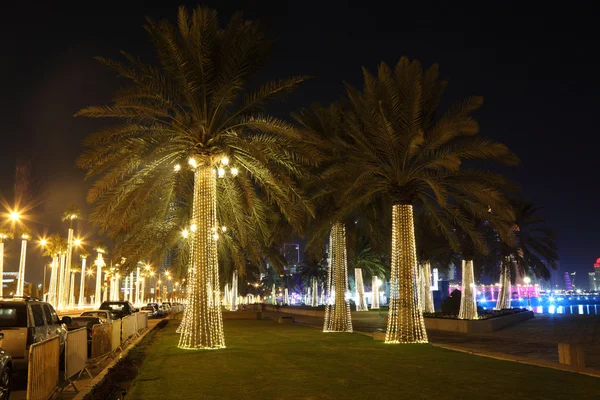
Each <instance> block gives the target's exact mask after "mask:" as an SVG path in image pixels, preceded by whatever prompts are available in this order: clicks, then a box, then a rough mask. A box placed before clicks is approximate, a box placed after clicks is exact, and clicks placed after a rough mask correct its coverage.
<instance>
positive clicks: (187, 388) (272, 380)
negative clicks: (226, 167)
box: [127, 320, 600, 400]
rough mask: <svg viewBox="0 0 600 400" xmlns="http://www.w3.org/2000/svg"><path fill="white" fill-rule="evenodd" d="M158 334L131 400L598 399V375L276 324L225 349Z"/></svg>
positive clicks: (237, 337)
mask: <svg viewBox="0 0 600 400" xmlns="http://www.w3.org/2000/svg"><path fill="white" fill-rule="evenodd" d="M177 324H178V322H176V321H171V322H170V323H169V325H168V326H167V327H166V328H164V329H163V330H162V331H160V332H158V333H157V335H156V340H155V342H154V343H153V345H152V346H150V348H149V351H148V354H147V357H146V359H145V360H144V362H143V364H142V367H141V369H140V372H139V374H138V376H137V378H136V380H135V381H134V382H133V385H132V387H131V388H130V391H129V394H128V395H127V399H128V400H129V399H140V400H141V399H145V400H148V399H150V400H151V399H161V400H162V399H235V400H242V399H450V400H460V399H484V400H492V399H502V400H506V399H528V400H532V399H544V400H547V399H553V400H556V399H577V400H583V399H595V400H598V399H600V379H596V378H592V377H588V376H583V375H578V374H574V373H568V372H562V371H557V370H553V369H547V368H540V367H534V366H528V365H522V364H517V363H513V362H506V361H499V360H494V359H489V358H484V357H478V356H472V355H468V354H464V353H457V352H453V351H449V350H444V349H440V348H436V347H433V346H430V345H426V344H425V345H423V344H422V345H386V344H384V343H382V342H376V341H374V340H373V339H371V338H370V337H368V336H363V335H360V334H346V333H342V334H336V333H326V334H325V333H322V332H320V331H319V330H318V329H315V328H310V327H306V326H298V325H285V324H278V323H277V322H274V321H251V320H247V321H246V320H242V321H235V320H234V321H225V334H226V340H227V349H224V350H219V351H185V350H180V349H178V348H177V341H178V338H179V335H178V334H176V333H175V328H176V326H177Z"/></svg>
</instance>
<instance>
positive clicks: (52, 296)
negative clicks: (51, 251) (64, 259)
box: [48, 255, 58, 308]
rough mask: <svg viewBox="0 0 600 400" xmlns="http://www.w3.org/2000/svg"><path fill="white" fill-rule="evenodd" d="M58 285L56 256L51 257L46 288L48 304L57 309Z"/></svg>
mask: <svg viewBox="0 0 600 400" xmlns="http://www.w3.org/2000/svg"><path fill="white" fill-rule="evenodd" d="M57 283H58V255H54V257H52V271H51V272H50V286H49V287H48V303H50V304H52V305H53V306H54V308H58V303H57V301H56V289H57V288H56V286H57Z"/></svg>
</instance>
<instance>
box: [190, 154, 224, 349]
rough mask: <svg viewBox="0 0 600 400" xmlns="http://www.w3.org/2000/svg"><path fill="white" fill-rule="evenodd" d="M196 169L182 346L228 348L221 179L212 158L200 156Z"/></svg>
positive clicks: (191, 347) (197, 159)
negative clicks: (220, 253)
mask: <svg viewBox="0 0 600 400" xmlns="http://www.w3.org/2000/svg"><path fill="white" fill-rule="evenodd" d="M196 162H197V168H196V170H195V172H194V195H193V204H192V221H191V223H192V224H193V226H195V229H192V232H191V235H190V243H191V246H190V265H189V267H188V280H187V282H188V283H187V284H188V285H189V287H188V290H187V296H188V298H187V307H186V308H185V309H184V315H183V320H182V321H181V328H180V331H181V336H180V338H179V348H182V349H219V348H224V347H225V336H224V334H223V318H222V314H221V306H220V304H219V298H220V291H219V288H220V286H219V264H218V260H217V241H216V239H215V237H214V235H215V234H216V229H217V181H216V173H215V169H214V165H213V162H212V159H211V158H210V157H207V156H205V157H197V158H196Z"/></svg>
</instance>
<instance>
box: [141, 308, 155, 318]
mask: <svg viewBox="0 0 600 400" xmlns="http://www.w3.org/2000/svg"><path fill="white" fill-rule="evenodd" d="M140 312H143V313H146V314H148V318H157V317H158V310H157V309H156V308H154V307H152V306H144V307H142V308H141V309H140Z"/></svg>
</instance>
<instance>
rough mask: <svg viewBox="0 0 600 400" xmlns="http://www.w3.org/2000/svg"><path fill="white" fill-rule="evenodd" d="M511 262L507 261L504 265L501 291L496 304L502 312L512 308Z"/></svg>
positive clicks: (501, 272) (501, 273)
mask: <svg viewBox="0 0 600 400" xmlns="http://www.w3.org/2000/svg"><path fill="white" fill-rule="evenodd" d="M509 262H510V260H506V261H505V262H504V263H502V266H501V270H500V291H499V292H498V301H497V302H496V309H497V310H502V309H503V308H510V300H511V293H510V292H511V287H510V264H508V263H509Z"/></svg>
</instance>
